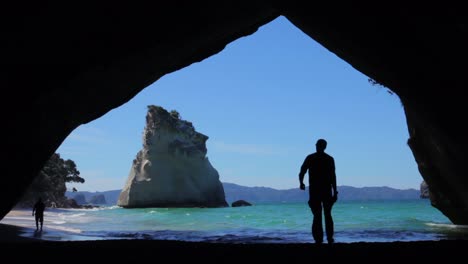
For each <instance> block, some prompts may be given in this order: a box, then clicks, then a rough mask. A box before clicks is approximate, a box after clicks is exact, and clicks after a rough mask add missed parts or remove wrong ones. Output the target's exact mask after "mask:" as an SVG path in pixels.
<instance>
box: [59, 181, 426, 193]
mask: <svg viewBox="0 0 468 264" xmlns="http://www.w3.org/2000/svg"><path fill="white" fill-rule="evenodd" d="M222 183H227V184H235V185H239V186H242V187H249V188H270V189H274V190H278V191H285V190H291V189H298V190H299V187H297V188H286V189H277V188H273V187H268V186H245V185H241V184H237V183H233V182H222ZM306 186H307V187H308V185H306ZM340 187H352V188H391V189H395V190H416V191H419V190H420V189H419V188H405V189H400V188H393V187H390V186H360V187H358V186H350V185H338V188H340ZM120 190H122V188H120V189H109V190H103V191H88V190H78V192H91V193H95V192H109V191H120ZM67 192H72V191H70V190H68V189H67Z"/></svg>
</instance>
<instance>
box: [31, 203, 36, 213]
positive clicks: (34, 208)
mask: <svg viewBox="0 0 468 264" xmlns="http://www.w3.org/2000/svg"><path fill="white" fill-rule="evenodd" d="M34 211H36V205H34V206H33V211H32V215H34Z"/></svg>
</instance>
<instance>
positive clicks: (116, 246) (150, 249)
mask: <svg viewBox="0 0 468 264" xmlns="http://www.w3.org/2000/svg"><path fill="white" fill-rule="evenodd" d="M24 213H26V212H24ZM27 213H29V215H30V212H29V211H27ZM2 222H3V220H2ZM2 222H0V248H1V249H2V250H3V252H18V250H20V251H24V252H28V254H29V253H32V254H38V256H39V255H40V256H41V258H43V259H45V260H47V261H48V262H49V260H50V261H51V262H52V263H55V261H57V263H58V262H61V263H63V261H65V260H67V259H68V260H69V259H72V260H74V261H77V260H79V261H90V260H91V259H93V258H96V257H102V258H104V259H105V260H107V261H117V262H122V261H125V262H127V261H135V259H142V258H143V259H168V258H169V260H170V261H171V262H174V261H193V260H200V261H203V262H204V263H217V264H219V263H239V262H241V263H242V262H251V261H252V260H260V261H261V262H262V263H264V262H265V261H268V262H272V263H285V262H286V263H304V262H309V261H314V260H316V261H319V260H320V261H324V260H325V261H327V262H328V261H331V262H335V261H336V262H338V261H339V262H342V260H343V258H344V259H349V260H356V261H358V262H359V263H367V262H369V263H370V262H373V263H375V262H376V261H379V262H381V261H383V260H385V261H389V260H391V261H402V260H407V259H408V258H410V259H415V260H416V259H417V260H418V261H427V262H429V263H432V262H434V261H436V260H437V262H440V261H442V262H443V261H450V260H454V259H458V258H462V259H463V258H464V257H465V255H466V254H465V251H464V249H466V248H468V240H438V241H413V242H402V241H397V242H352V243H335V244H332V245H328V244H323V245H316V244H313V243H286V244H276V243H258V244H256V243H248V244H242V243H214V242H187V241H178V240H144V239H104V240H81V241H78V240H67V236H66V235H64V232H63V230H54V229H53V228H50V227H47V226H45V227H44V230H43V232H34V231H35V228H32V227H25V226H17V225H11V224H5V223H2ZM31 222H33V221H31ZM54 235H57V236H62V237H55V238H56V239H55V240H44V236H54ZM70 235H71V236H70V237H68V238H73V237H72V236H73V234H70ZM60 240H62V241H60ZM174 263H177V262H174ZM386 263H387V262H386Z"/></svg>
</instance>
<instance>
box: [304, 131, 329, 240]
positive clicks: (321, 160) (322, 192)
mask: <svg viewBox="0 0 468 264" xmlns="http://www.w3.org/2000/svg"><path fill="white" fill-rule="evenodd" d="M315 147H316V149H317V152H315V153H313V154H310V155H308V156H307V157H306V159H305V160H304V163H303V164H302V166H301V171H300V172H299V183H300V189H301V190H305V185H304V175H305V173H306V171H307V170H308V171H309V207H310V209H311V210H312V214H313V215H314V220H313V222H312V236H313V237H314V240H315V243H317V244H321V243H322V242H323V227H322V206H323V213H324V215H325V230H326V232H327V240H328V243H329V244H331V243H333V242H335V240H334V239H333V232H334V231H333V218H332V215H331V209H332V206H333V204H334V203H335V202H336V200H337V198H338V191H337V190H336V174H335V160H334V159H333V157H332V156H330V155H328V154H326V153H325V148H326V147H327V141H325V140H324V139H319V140H317V143H316V144H315ZM332 191H333V194H332Z"/></svg>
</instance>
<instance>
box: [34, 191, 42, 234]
mask: <svg viewBox="0 0 468 264" xmlns="http://www.w3.org/2000/svg"><path fill="white" fill-rule="evenodd" d="M44 210H45V204H44V203H43V202H42V199H41V198H40V197H39V199H38V200H37V202H36V204H34V207H33V211H32V215H33V216H34V215H36V231H37V230H39V222H41V231H42V223H43V222H44Z"/></svg>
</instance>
